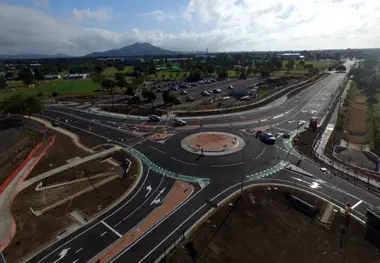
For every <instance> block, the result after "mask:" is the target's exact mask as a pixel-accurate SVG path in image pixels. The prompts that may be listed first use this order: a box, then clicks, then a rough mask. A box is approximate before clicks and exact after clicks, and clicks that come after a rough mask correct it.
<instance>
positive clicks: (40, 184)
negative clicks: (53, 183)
mask: <svg viewBox="0 0 380 263" xmlns="http://www.w3.org/2000/svg"><path fill="white" fill-rule="evenodd" d="M41 187H42V182H40V183H39V184H38V185H37V186H36V188H35V189H36V191H40V188H41Z"/></svg>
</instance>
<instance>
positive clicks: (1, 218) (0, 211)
mask: <svg viewBox="0 0 380 263" xmlns="http://www.w3.org/2000/svg"><path fill="white" fill-rule="evenodd" d="M35 160H36V158H31V159H30V160H29V162H28V163H27V164H26V165H25V166H24V168H23V169H22V170H21V171H20V172H19V173H18V174H17V175H16V177H15V178H14V179H13V180H12V182H11V183H10V184H9V185H8V186H7V188H5V190H4V192H3V193H2V194H1V195H0V242H2V244H1V245H2V246H6V245H4V244H8V243H9V241H10V240H11V239H12V235H11V232H12V231H15V230H16V229H14V230H13V229H12V226H13V217H12V212H11V203H12V201H13V198H14V196H15V192H16V190H17V187H18V186H19V182H20V180H21V179H22V178H23V176H24V175H25V173H27V172H30V169H29V168H31V167H32V166H33V164H34V162H35ZM8 238H9V240H8ZM3 243H4V244H3Z"/></svg>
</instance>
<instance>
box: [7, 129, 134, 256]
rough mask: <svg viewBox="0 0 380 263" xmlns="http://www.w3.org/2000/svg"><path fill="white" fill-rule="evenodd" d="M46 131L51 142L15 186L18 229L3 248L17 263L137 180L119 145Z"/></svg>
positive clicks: (119, 195)
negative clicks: (52, 134) (41, 156)
mask: <svg viewBox="0 0 380 263" xmlns="http://www.w3.org/2000/svg"><path fill="white" fill-rule="evenodd" d="M50 128H52V127H50ZM52 129H54V128H52ZM58 130H61V128H58ZM49 132H52V133H53V132H54V134H55V137H54V138H55V141H54V143H52V144H51V147H50V148H49V149H48V150H47V151H46V153H45V155H44V157H43V158H41V160H40V161H39V162H38V163H37V164H36V166H35V167H34V168H33V170H31V172H30V173H29V175H28V177H27V178H26V179H25V180H24V181H22V183H21V184H20V185H19V187H18V194H17V195H16V196H15V198H14V200H13V203H12V206H11V212H12V216H13V218H14V220H15V222H16V232H15V235H14V237H13V239H12V240H11V241H10V243H9V245H8V246H7V247H6V249H5V250H4V251H3V253H4V256H5V257H6V258H7V260H8V262H21V261H22V260H23V259H25V257H27V256H29V255H30V253H32V252H34V251H35V250H38V248H39V247H41V246H44V245H47V244H48V243H49V242H52V241H54V240H57V239H58V238H62V237H64V236H66V235H68V234H69V233H71V232H72V231H75V230H76V229H77V228H79V227H80V226H81V225H83V224H85V223H86V222H87V221H88V220H91V218H93V217H95V216H96V215H97V214H98V213H100V212H101V211H102V210H104V209H106V208H107V207H109V206H110V205H112V204H113V203H114V202H115V201H118V200H121V198H125V196H126V195H127V194H128V190H129V189H130V188H131V187H132V186H133V185H134V183H135V182H136V180H137V179H138V174H139V168H138V164H137V161H136V160H135V159H134V158H133V157H131V156H130V155H129V153H128V152H126V151H124V150H123V149H122V148H121V147H118V146H115V145H110V144H107V143H106V142H105V141H102V140H100V139H99V138H92V137H91V136H88V135H86V136H84V134H79V136H77V135H75V134H73V133H71V132H70V131H67V130H66V131H65V133H60V132H58V131H57V128H56V130H49ZM125 163H128V169H125V166H124V168H123V167H122V164H125ZM31 240H33V242H30V241H31Z"/></svg>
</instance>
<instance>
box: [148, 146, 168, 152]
mask: <svg viewBox="0 0 380 263" xmlns="http://www.w3.org/2000/svg"><path fill="white" fill-rule="evenodd" d="M148 147H149V148H152V149H153V150H156V151H158V152H160V153H162V154H166V153H165V152H164V151H161V150H160V149H157V148H156V147H153V146H150V145H148Z"/></svg>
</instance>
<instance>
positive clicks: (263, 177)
mask: <svg viewBox="0 0 380 263" xmlns="http://www.w3.org/2000/svg"><path fill="white" fill-rule="evenodd" d="M344 77H345V76H344V74H333V75H331V76H329V77H327V78H326V79H324V80H322V81H321V82H320V83H317V84H315V85H313V86H312V87H311V88H309V89H307V90H305V91H303V92H301V93H299V94H298V95H297V96H296V97H294V98H291V99H289V100H288V101H286V102H285V103H284V104H281V105H277V106H276V105H273V107H269V108H268V107H265V108H264V109H261V110H260V109H259V110H255V111H250V112H245V113H240V114H239V115H232V116H229V117H225V116H216V117H212V118H203V119H201V118H199V119H188V123H189V124H192V123H204V124H205V125H204V128H203V129H202V130H200V128H195V129H192V130H188V131H186V130H177V129H174V128H167V129H166V131H167V132H170V133H173V135H172V136H171V137H170V138H169V139H168V140H167V141H166V142H165V143H164V144H162V143H158V142H154V141H150V140H148V139H147V138H146V137H144V136H141V137H140V136H136V135H132V134H131V133H130V132H131V130H139V129H140V128H133V127H131V125H125V124H141V123H143V122H144V121H142V120H133V121H129V120H128V121H127V120H123V121H120V119H117V118H112V117H104V116H97V115H94V114H93V113H91V112H78V111H75V110H73V109H70V108H62V107H47V109H46V110H45V112H44V114H45V117H47V118H48V119H49V120H56V119H57V117H59V121H60V122H61V126H62V127H63V128H64V127H65V126H70V129H71V130H72V129H80V130H81V131H82V132H88V133H91V134H92V135H95V136H99V137H101V138H105V139H108V140H110V142H114V143H117V144H119V145H121V146H124V147H127V146H130V145H133V147H134V149H136V150H138V151H139V152H141V153H143V154H144V155H146V156H147V157H148V158H149V159H150V161H151V162H152V163H154V164H155V165H156V166H159V167H162V168H164V169H166V170H168V171H171V172H174V173H175V174H184V175H188V176H193V177H194V178H197V177H201V178H210V180H211V183H210V184H208V185H203V186H201V185H196V184H194V185H195V186H196V189H197V191H195V192H194V193H193V194H192V195H191V196H190V198H189V199H188V200H186V201H185V202H184V203H182V204H181V206H179V207H178V208H177V209H176V210H175V211H173V213H172V214H170V215H169V216H167V217H165V218H164V219H162V220H161V221H160V223H158V224H156V225H155V226H154V227H152V228H151V229H150V230H149V231H148V232H146V233H145V234H144V235H143V236H141V237H140V238H138V239H137V240H135V241H134V242H133V243H132V244H131V245H130V246H128V247H126V248H125V249H124V250H123V251H122V252H121V253H120V254H119V255H118V256H116V257H115V258H114V259H113V260H112V261H111V262H123V263H124V262H152V261H153V260H154V259H156V258H157V257H158V256H159V255H160V254H161V253H163V251H164V250H165V249H166V248H167V247H168V246H169V245H170V244H171V243H172V242H173V241H175V240H177V239H178V238H181V235H183V233H184V232H185V231H187V230H188V229H189V228H190V227H192V226H193V225H194V224H195V223H196V222H197V221H198V220H199V219H200V218H201V217H202V216H203V215H205V214H206V213H207V212H208V211H209V210H210V209H212V207H211V206H210V202H209V201H210V200H211V201H212V203H214V204H218V203H220V202H221V201H222V200H224V199H225V198H227V197H228V196H230V195H231V194H233V193H235V192H236V191H239V189H240V188H241V186H242V185H244V186H246V187H248V186H251V185H258V184H264V183H277V184H285V185H290V186H294V187H298V188H302V189H304V190H307V191H309V192H313V193H315V194H317V195H319V196H321V197H323V198H325V199H327V200H329V201H331V202H333V203H334V204H336V205H337V206H340V207H343V206H344V204H345V203H346V202H350V203H351V204H352V205H355V204H356V206H355V208H354V209H353V210H352V214H353V215H354V216H356V217H357V218H358V219H360V220H365V216H364V215H365V211H366V208H367V207H368V205H370V204H378V203H379V202H380V199H379V197H377V196H374V195H372V194H371V193H369V192H367V191H366V190H365V189H362V188H360V187H356V186H355V185H352V184H350V183H349V182H347V181H345V180H342V179H340V178H338V177H335V176H331V175H329V174H325V173H323V172H322V171H321V170H320V166H319V165H318V164H315V163H314V162H312V161H309V160H307V159H303V160H302V161H301V163H300V164H299V167H300V168H302V169H304V170H305V171H307V172H309V173H311V174H312V175H313V176H312V177H310V176H305V175H300V174H299V173H296V172H293V171H289V170H287V169H281V170H276V171H275V172H269V173H266V172H265V171H269V170H270V169H272V168H273V167H276V165H279V163H280V161H286V162H289V163H291V164H297V163H298V162H299V157H297V155H294V154H292V152H289V151H287V150H286V149H285V148H284V146H283V138H282V137H281V133H282V132H286V131H294V130H296V129H297V123H298V121H300V120H308V119H309V118H310V117H311V116H318V118H323V116H324V115H325V114H326V111H327V110H328V108H329V105H330V104H331V103H332V97H333V96H332V95H333V94H334V93H335V92H337V91H336V88H337V86H338V85H339V84H340V82H342V81H343V79H344ZM285 112H288V113H287V114H284V113H285ZM281 114H283V115H281ZM277 115H281V116H277ZM256 119H261V120H263V119H267V120H266V121H261V122H254V121H256ZM243 121H244V123H243ZM263 123H265V124H264V125H272V126H273V127H272V128H270V130H271V131H273V133H275V134H276V136H277V137H278V138H277V143H276V145H266V144H263V143H262V142H261V141H259V140H258V139H256V138H255V137H253V136H252V135H250V134H248V133H246V132H244V131H242V129H249V128H253V129H255V128H258V127H261V126H262V125H263ZM225 124H228V125H225ZM154 125H157V124H154ZM213 125H214V126H213ZM229 126H231V128H230V127H229ZM153 128H154V126H153ZM200 131H219V132H228V133H232V134H235V135H237V136H239V137H242V138H243V139H244V140H245V141H246V146H245V148H244V149H243V150H241V151H239V152H237V153H233V154H229V155H224V156H219V157H212V156H199V155H195V154H192V153H189V152H187V151H185V150H183V149H182V148H181V147H180V142H181V140H182V139H183V138H185V137H186V136H187V135H189V134H192V133H196V132H200ZM173 183H174V180H173V179H170V178H168V177H166V176H163V175H162V174H158V173H155V172H153V171H151V170H150V169H149V167H147V166H145V165H144V169H143V176H142V178H141V181H140V182H139V185H138V187H137V188H136V189H135V190H134V191H133V193H132V194H131V195H130V196H129V197H128V198H126V199H125V200H123V201H122V202H121V203H120V204H119V205H117V206H116V207H115V208H113V209H111V210H110V211H108V212H105V213H104V214H103V215H101V216H100V217H98V218H97V219H95V220H94V221H92V222H89V223H88V224H87V225H86V226H84V227H82V228H81V229H79V230H77V231H76V232H74V233H72V234H70V235H69V236H68V237H66V238H63V239H62V240H60V241H58V242H56V243H54V244H53V245H52V246H50V247H48V248H47V249H45V250H43V251H41V252H40V253H38V254H37V255H35V256H34V257H33V258H32V259H31V260H30V261H28V262H38V263H39V262H55V263H58V262H59V263H61V262H65V263H66V262H67V263H72V262H75V263H80V262H86V261H88V260H89V259H91V258H92V257H94V256H95V255H96V254H98V253H100V252H101V251H102V250H104V249H105V248H107V247H108V246H110V245H111V244H112V243H114V242H115V241H116V240H117V239H118V238H119V237H120V235H124V234H125V233H128V231H129V230H131V229H132V228H133V227H134V226H136V225H137V224H138V223H139V222H141V221H142V220H144V218H145V217H146V216H147V215H148V214H149V213H150V212H151V211H153V210H154V208H155V207H156V205H151V204H152V201H153V199H155V198H157V193H161V191H162V193H161V195H160V197H161V196H162V197H164V196H166V195H167V193H168V192H169V191H170V189H171V187H172V186H173ZM148 186H150V187H151V188H152V190H151V192H149V193H148V195H147V187H148ZM163 189H164V190H163ZM153 203H154V202H153ZM67 249H69V250H67ZM62 251H63V252H62ZM65 253H66V254H65ZM64 254H65V255H64ZM63 255H64V256H63Z"/></svg>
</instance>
